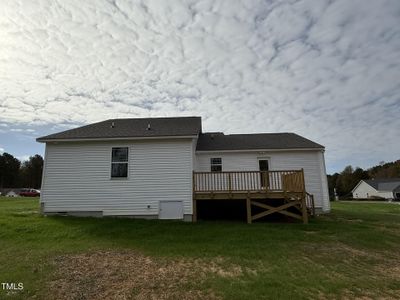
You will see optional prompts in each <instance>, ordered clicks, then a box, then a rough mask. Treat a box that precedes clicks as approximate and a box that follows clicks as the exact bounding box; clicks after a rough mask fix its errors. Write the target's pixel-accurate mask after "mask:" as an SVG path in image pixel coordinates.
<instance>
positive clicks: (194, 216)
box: [192, 196, 197, 222]
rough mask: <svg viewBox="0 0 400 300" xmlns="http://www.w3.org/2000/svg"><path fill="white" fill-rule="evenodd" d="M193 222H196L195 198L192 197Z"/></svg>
mask: <svg viewBox="0 0 400 300" xmlns="http://www.w3.org/2000/svg"><path fill="white" fill-rule="evenodd" d="M192 221H193V222H197V200H196V198H195V196H193V217H192Z"/></svg>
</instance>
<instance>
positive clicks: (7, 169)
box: [0, 152, 43, 189]
mask: <svg viewBox="0 0 400 300" xmlns="http://www.w3.org/2000/svg"><path fill="white" fill-rule="evenodd" d="M42 171H43V157H42V156H40V155H39V154H36V155H34V156H31V157H29V159H28V160H26V161H23V162H21V161H20V160H19V159H18V158H16V157H14V156H13V155H11V154H9V153H6V152H4V153H3V154H1V155H0V188H22V187H26V188H35V189H39V188H40V186H41V185H42Z"/></svg>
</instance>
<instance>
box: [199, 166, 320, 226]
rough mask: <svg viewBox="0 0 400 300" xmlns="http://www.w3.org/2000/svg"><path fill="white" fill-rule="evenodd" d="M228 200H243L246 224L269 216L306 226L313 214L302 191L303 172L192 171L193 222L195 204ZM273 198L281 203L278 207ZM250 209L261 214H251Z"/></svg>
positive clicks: (311, 202)
mask: <svg viewBox="0 0 400 300" xmlns="http://www.w3.org/2000/svg"><path fill="white" fill-rule="evenodd" d="M230 199H231V200H239V199H245V200H246V210H247V222H248V223H251V222H252V221H254V220H257V219H260V218H263V217H265V216H268V215H270V214H273V213H280V214H283V215H285V216H289V217H292V218H295V219H299V220H302V221H303V223H308V218H309V216H310V215H314V197H313V195H311V194H309V193H307V191H306V189H305V182H304V171H303V170H285V171H265V172H263V171H237V172H193V221H197V201H205V200H230ZM275 199H281V200H282V201H281V202H280V204H279V205H278V206H276V205H274V203H275V202H276V201H274V200H275ZM253 207H258V208H261V209H262V211H261V212H258V213H254V212H253V211H254V210H253ZM289 209H290V210H289ZM258 210H259V209H258Z"/></svg>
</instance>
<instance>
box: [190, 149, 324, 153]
mask: <svg viewBox="0 0 400 300" xmlns="http://www.w3.org/2000/svg"><path fill="white" fill-rule="evenodd" d="M281 151H325V148H279V149H241V150H196V153H199V154H207V153H221V152H222V153H240V152H281Z"/></svg>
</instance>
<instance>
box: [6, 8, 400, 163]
mask: <svg viewBox="0 0 400 300" xmlns="http://www.w3.org/2000/svg"><path fill="white" fill-rule="evenodd" d="M1 6H2V8H1V10H0V41H1V47H0V77H1V80H0V91H1V93H0V117H1V120H0V121H1V123H2V124H4V125H5V126H3V127H1V130H3V131H5V130H7V132H11V129H10V128H14V130H15V129H19V128H24V126H29V129H30V130H35V126H42V127H43V126H50V127H49V128H51V126H55V125H56V124H59V125H61V126H64V127H66V128H68V127H69V126H73V125H81V124H85V123H89V122H94V121H98V120H102V119H106V118H114V117H144V116H176V115H202V116H203V118H204V127H205V128H204V129H205V130H223V131H225V132H227V133H233V132H282V131H294V132H297V133H299V134H302V135H304V136H306V137H309V138H311V139H314V140H316V141H318V142H319V143H322V144H324V145H325V146H326V147H327V162H328V169H330V170H337V169H340V168H342V167H343V166H344V164H345V163H355V164H358V165H361V166H366V165H368V164H372V163H375V162H377V161H380V160H382V159H384V160H391V159H396V158H398V157H396V155H397V154H398V148H399V139H398V132H399V129H400V117H399V116H400V79H399V78H400V71H399V70H400V22H399V20H400V1H398V0H392V1H375V0H370V1H368V0H359V1H347V0H344V1H330V0H329V1H328V0H326V1H245V0H243V1H234V0H229V1H163V0H159V1H142V2H140V1H120V0H113V1H100V0H99V1H72V0H70V1H45V0H43V1H28V0H26V1H22V0H19V1H18V0H13V1H5V2H4V1H3V2H2V4H1ZM6 125H8V126H6ZM42 127H41V128H42ZM54 128H57V127H54ZM17 133H18V132H15V131H14V134H17ZM5 144H6V143H5V142H4V141H2V145H3V146H5V147H7V145H5Z"/></svg>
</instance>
